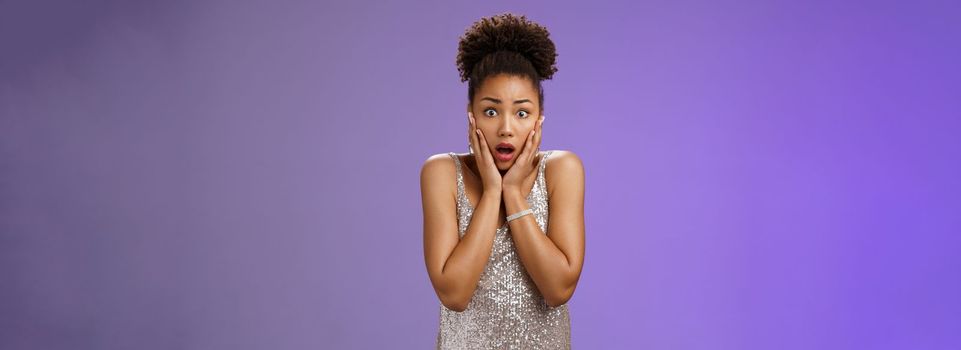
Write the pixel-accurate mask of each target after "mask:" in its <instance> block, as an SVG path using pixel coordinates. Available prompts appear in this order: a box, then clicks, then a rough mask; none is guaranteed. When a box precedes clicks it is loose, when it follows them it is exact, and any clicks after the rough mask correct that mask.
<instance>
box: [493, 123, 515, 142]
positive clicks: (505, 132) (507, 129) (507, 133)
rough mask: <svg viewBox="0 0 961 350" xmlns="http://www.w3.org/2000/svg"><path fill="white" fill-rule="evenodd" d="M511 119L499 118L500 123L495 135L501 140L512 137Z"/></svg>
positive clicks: (512, 124)
mask: <svg viewBox="0 0 961 350" xmlns="http://www.w3.org/2000/svg"><path fill="white" fill-rule="evenodd" d="M512 119H513V118H500V120H501V123H500V126H499V128H498V129H497V135H499V136H500V137H503V138H510V137H512V136H514V128H515V126H514V123H515V122H514V121H513V120H512Z"/></svg>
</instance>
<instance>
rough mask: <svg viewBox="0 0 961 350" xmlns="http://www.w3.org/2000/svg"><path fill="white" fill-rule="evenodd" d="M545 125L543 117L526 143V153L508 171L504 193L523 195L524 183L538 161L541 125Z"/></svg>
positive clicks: (504, 181) (504, 179)
mask: <svg viewBox="0 0 961 350" xmlns="http://www.w3.org/2000/svg"><path fill="white" fill-rule="evenodd" d="M543 124H544V116H543V115H542V116H541V118H540V119H538V120H537V125H535V126H534V130H531V133H530V134H529V135H528V136H527V141H526V142H525V143H524V151H522V152H521V154H520V155H518V156H517V161H515V162H514V165H511V168H510V169H508V170H507V173H506V174H504V178H503V179H502V181H501V182H502V186H503V188H504V189H503V192H505V193H506V192H508V191H512V192H516V194H520V193H521V184H522V183H523V182H524V179H526V178H527V177H528V176H530V175H531V174H532V173H533V172H534V170H535V169H536V167H535V166H534V165H535V164H534V162H535V161H537V153H538V152H539V150H540V147H541V125H543Z"/></svg>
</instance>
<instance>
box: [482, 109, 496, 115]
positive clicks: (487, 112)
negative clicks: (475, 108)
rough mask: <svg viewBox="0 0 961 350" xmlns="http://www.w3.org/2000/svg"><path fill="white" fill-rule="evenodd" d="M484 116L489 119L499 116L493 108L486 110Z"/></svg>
mask: <svg viewBox="0 0 961 350" xmlns="http://www.w3.org/2000/svg"><path fill="white" fill-rule="evenodd" d="M484 115H486V116H488V117H493V116H496V115H497V111H495V110H494V109H493V108H488V109H485V110H484Z"/></svg>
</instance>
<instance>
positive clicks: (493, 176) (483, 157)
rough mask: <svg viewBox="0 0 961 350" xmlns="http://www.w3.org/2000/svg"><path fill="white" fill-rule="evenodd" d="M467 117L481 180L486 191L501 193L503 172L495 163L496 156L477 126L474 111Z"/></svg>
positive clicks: (471, 145)
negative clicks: (498, 169)
mask: <svg viewBox="0 0 961 350" xmlns="http://www.w3.org/2000/svg"><path fill="white" fill-rule="evenodd" d="M467 119H468V122H469V127H468V129H469V132H470V148H471V150H472V151H473V152H474V163H475V164H477V170H478V171H479V172H480V177H481V182H483V184H484V192H488V191H494V193H500V192H501V173H500V172H499V171H497V165H495V164H494V156H493V155H491V152H490V149H489V147H487V138H485V137H484V133H483V132H482V131H481V130H480V129H478V128H477V124H476V123H475V121H474V113H473V112H467Z"/></svg>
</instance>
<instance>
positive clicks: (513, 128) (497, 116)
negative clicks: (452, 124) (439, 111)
mask: <svg viewBox="0 0 961 350" xmlns="http://www.w3.org/2000/svg"><path fill="white" fill-rule="evenodd" d="M539 102H540V101H538V100H537V89H536V87H535V86H534V83H533V82H531V81H530V79H527V78H524V77H519V76H513V75H507V74H498V75H494V76H490V77H487V79H485V80H484V83H483V84H481V86H479V87H478V88H477V90H476V91H474V99H473V101H471V103H470V104H468V105H467V108H468V111H470V112H473V113H474V122H475V123H476V124H477V128H478V129H480V130H481V132H483V133H484V137H485V138H486V139H487V148H488V149H489V150H490V152H491V156H493V157H494V163H495V164H496V165H497V169H498V170H501V171H506V170H508V169H510V167H511V166H512V165H514V162H515V161H516V160H517V157H518V155H520V154H521V152H523V151H524V144H525V143H526V142H527V136H528V135H529V134H530V132H531V130H534V126H535V125H537V120H538V119H539V118H541V111H540V108H539V107H538V106H539ZM505 142H506V143H509V144H511V145H512V146H513V151H512V152H511V153H509V154H506V153H502V152H500V151H498V145H500V144H501V143H505Z"/></svg>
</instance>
